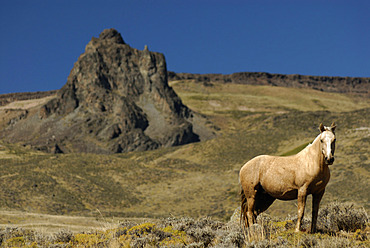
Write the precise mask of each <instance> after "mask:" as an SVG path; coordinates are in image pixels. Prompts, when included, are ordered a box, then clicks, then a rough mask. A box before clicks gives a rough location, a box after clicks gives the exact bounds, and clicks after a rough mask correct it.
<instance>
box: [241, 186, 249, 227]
mask: <svg viewBox="0 0 370 248" xmlns="http://www.w3.org/2000/svg"><path fill="white" fill-rule="evenodd" d="M247 211H248V203H247V197H246V196H245V194H244V190H243V188H242V187H241V186H240V224H241V225H242V227H243V228H246V227H248V218H247Z"/></svg>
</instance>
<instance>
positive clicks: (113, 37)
mask: <svg viewBox="0 0 370 248" xmlns="http://www.w3.org/2000/svg"><path fill="white" fill-rule="evenodd" d="M99 39H101V40H109V41H112V42H114V43H117V44H125V42H124V41H123V38H122V36H121V34H120V33H118V31H117V30H115V29H114V28H110V29H105V30H103V32H101V33H100V35H99Z"/></svg>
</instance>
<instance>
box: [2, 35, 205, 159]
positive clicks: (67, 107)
mask: <svg viewBox="0 0 370 248" xmlns="http://www.w3.org/2000/svg"><path fill="white" fill-rule="evenodd" d="M191 115H192V112H191V110H190V109H188V108H187V107H186V106H185V105H184V104H183V103H182V101H181V99H180V98H179V97H178V96H177V95H176V93H175V92H174V91H173V89H172V88H171V87H170V86H169V85H168V82H167V68H166V61H165V58H164V56H163V54H161V53H156V52H151V51H148V49H144V50H143V51H140V50H137V49H135V48H132V47H130V46H129V45H127V44H126V43H125V42H124V41H123V39H122V37H121V35H120V34H119V33H118V32H117V31H116V30H115V29H107V30H104V31H103V32H102V33H101V34H100V35H99V38H92V39H91V41H90V42H89V43H88V44H87V45H86V49H85V52H84V53H83V54H82V55H81V56H80V57H79V58H78V60H77V62H76V63H75V64H74V66H73V68H72V70H71V72H70V75H69V76H68V79H67V83H66V84H65V85H64V86H63V87H62V88H61V89H60V90H59V91H58V93H57V97H56V98H54V99H53V100H51V101H49V102H48V103H47V104H45V105H44V106H42V107H41V109H40V110H39V112H38V115H37V116H33V117H32V118H31V117H29V118H26V119H24V120H22V121H21V122H18V123H17V125H13V126H11V127H9V132H13V134H14V135H11V136H12V137H13V138H14V137H17V138H16V139H18V141H20V140H24V141H25V142H27V143H31V144H30V145H32V146H35V147H37V148H39V149H43V150H48V151H53V150H55V147H58V149H57V150H58V152H97V153H112V152H125V151H134V150H150V149H155V148H158V147H162V146H173V145H181V144H186V143H190V142H195V141H199V136H198V135H197V134H195V133H194V131H193V126H192V123H190V122H189V118H190V117H191ZM23 127H24V128H23ZM29 127H31V129H30V128H29ZM21 130H24V132H23V133H22V131H21ZM50 137H53V139H50Z"/></svg>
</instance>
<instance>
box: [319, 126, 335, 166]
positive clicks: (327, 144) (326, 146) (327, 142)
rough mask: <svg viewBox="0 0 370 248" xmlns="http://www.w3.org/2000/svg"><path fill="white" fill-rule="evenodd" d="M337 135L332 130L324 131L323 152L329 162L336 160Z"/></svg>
mask: <svg viewBox="0 0 370 248" xmlns="http://www.w3.org/2000/svg"><path fill="white" fill-rule="evenodd" d="M334 140H335V136H334V134H333V133H332V132H330V131H326V132H323V133H322V136H321V143H322V146H323V147H322V152H323V155H324V157H325V160H326V161H327V163H328V164H332V163H333V162H334V150H333V149H334V144H333V142H335V141H334Z"/></svg>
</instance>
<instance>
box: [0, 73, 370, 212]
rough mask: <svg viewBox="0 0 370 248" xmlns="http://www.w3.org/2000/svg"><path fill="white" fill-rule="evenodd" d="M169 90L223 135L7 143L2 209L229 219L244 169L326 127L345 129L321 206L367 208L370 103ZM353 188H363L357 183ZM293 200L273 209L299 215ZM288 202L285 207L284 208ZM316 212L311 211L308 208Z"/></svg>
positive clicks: (227, 87)
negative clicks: (63, 145) (106, 149)
mask: <svg viewBox="0 0 370 248" xmlns="http://www.w3.org/2000/svg"><path fill="white" fill-rule="evenodd" d="M170 86H171V87H173V89H174V90H175V91H176V93H177V94H178V95H179V96H180V98H181V99H182V101H183V103H184V104H185V105H187V106H189V108H190V109H192V110H193V111H194V112H196V113H198V114H199V116H207V119H208V123H207V125H208V126H213V129H214V130H217V137H216V138H214V139H210V140H207V141H203V142H199V143H192V144H187V145H183V146H177V147H170V148H161V149H158V150H155V151H146V152H130V153H126V154H113V155H97V154H91V153H90V154H80V153H79V154H48V153H43V152H40V151H37V152H35V151H34V150H32V149H29V148H28V147H23V146H19V145H17V144H8V143H4V142H2V143H1V144H0V170H1V171H2V175H1V178H2V180H1V181H0V187H1V188H2V189H3V190H2V191H1V192H0V208H1V209H5V210H14V209H16V210H24V211H30V212H41V213H50V214H78V215H94V213H96V209H99V210H100V211H101V212H102V213H103V215H104V216H121V217H162V216H163V217H167V216H169V215H170V214H173V215H175V216H184V215H186V216H192V217H199V216H204V215H207V216H214V217H216V218H219V219H227V218H229V217H230V216H231V214H232V213H233V211H234V209H235V208H236V207H237V206H238V205H239V198H238V191H239V186H238V172H239V169H240V168H241V166H242V165H243V164H244V163H245V162H246V161H247V160H249V159H251V158H252V157H254V156H256V155H259V154H276V155H282V154H288V153H292V152H296V151H297V150H298V149H299V148H300V147H302V146H304V145H305V144H307V143H308V142H311V141H312V140H313V139H314V138H315V137H316V136H317V135H318V129H317V127H318V125H319V124H320V122H323V123H324V124H326V125H329V124H330V123H331V122H332V121H335V122H336V123H337V126H338V127H337V132H336V133H337V140H338V141H337V143H338V144H337V146H338V147H337V150H336V162H335V163H334V165H333V166H331V171H332V177H331V180H330V182H329V184H328V186H327V191H326V194H325V196H324V198H323V204H326V203H328V202H331V201H335V200H338V201H341V202H342V201H351V202H354V203H356V204H357V205H360V206H364V207H365V209H367V210H369V208H370V205H369V200H368V199H370V195H369V192H368V191H366V190H364V189H367V188H368V183H369V181H370V172H369V166H370V163H369V158H370V154H369V149H368V144H369V139H370V127H369V123H370V120H369V118H370V113H369V112H370V102H369V99H368V98H365V97H361V96H353V95H346V94H338V93H326V92H320V91H316V90H311V89H296V88H281V87H272V86H251V85H242V84H232V83H229V84H225V83H219V82H205V83H202V82H197V81H195V80H179V81H172V82H170ZM354 182H355V183H354ZM295 203H296V202H295V201H291V202H279V201H277V202H276V203H274V204H273V206H272V207H271V209H269V213H272V214H274V215H282V216H286V215H287V214H292V215H294V214H295V213H296V206H295ZM282 206H283V207H282ZM308 210H309V208H308V209H307V211H308Z"/></svg>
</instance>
